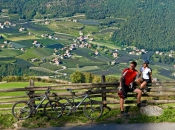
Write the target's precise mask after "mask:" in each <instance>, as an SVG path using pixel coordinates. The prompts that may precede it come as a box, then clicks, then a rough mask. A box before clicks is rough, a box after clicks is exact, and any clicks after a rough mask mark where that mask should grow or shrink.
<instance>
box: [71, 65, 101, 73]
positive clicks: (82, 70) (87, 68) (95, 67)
mask: <svg viewBox="0 0 175 130" xmlns="http://www.w3.org/2000/svg"><path fill="white" fill-rule="evenodd" d="M69 69H70V70H73V71H80V72H87V71H92V70H99V69H100V68H98V67H97V66H85V67H81V68H69Z"/></svg>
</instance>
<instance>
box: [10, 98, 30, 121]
mask: <svg viewBox="0 0 175 130" xmlns="http://www.w3.org/2000/svg"><path fill="white" fill-rule="evenodd" d="M12 114H13V116H14V117H15V118H17V119H18V120H24V119H26V118H28V117H30V115H31V107H30V105H29V104H28V102H27V101H18V102H16V103H15V104H14V105H13V107H12Z"/></svg>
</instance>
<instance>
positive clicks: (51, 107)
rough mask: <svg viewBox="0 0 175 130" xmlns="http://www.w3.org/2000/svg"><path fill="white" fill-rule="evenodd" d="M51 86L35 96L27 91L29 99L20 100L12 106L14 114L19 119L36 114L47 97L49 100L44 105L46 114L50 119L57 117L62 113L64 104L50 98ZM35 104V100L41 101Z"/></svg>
mask: <svg viewBox="0 0 175 130" xmlns="http://www.w3.org/2000/svg"><path fill="white" fill-rule="evenodd" d="M49 93H50V87H48V89H47V91H46V92H45V93H44V95H42V96H38V97H35V96H34V95H33V94H32V93H30V92H26V94H27V95H28V96H29V98H30V99H29V100H28V101H18V102H16V103H15V104H14V105H13V107H12V114H13V116H14V117H15V118H17V119H18V120H24V119H27V118H29V117H30V116H31V115H35V114H36V113H37V110H38V109H39V108H40V107H41V106H42V104H43V102H44V101H45V100H46V99H47V100H48V102H47V103H46V104H45V105H44V114H45V115H46V116H47V117H48V118H50V119H56V118H58V117H60V116H61V115H62V111H63V108H62V105H61V104H60V103H59V102H58V101H56V100H50V98H49ZM39 100H40V102H39V103H38V104H35V101H39Z"/></svg>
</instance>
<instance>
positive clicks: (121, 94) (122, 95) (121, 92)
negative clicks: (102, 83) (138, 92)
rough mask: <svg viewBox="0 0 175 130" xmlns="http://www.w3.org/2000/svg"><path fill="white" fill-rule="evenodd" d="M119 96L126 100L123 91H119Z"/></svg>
mask: <svg viewBox="0 0 175 130" xmlns="http://www.w3.org/2000/svg"><path fill="white" fill-rule="evenodd" d="M118 96H119V97H120V98H125V96H124V94H123V91H122V90H119V91H118Z"/></svg>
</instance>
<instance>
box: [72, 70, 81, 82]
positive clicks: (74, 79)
mask: <svg viewBox="0 0 175 130" xmlns="http://www.w3.org/2000/svg"><path fill="white" fill-rule="evenodd" d="M70 78H71V82H72V83H84V75H83V74H82V73H81V72H74V73H72V74H71V75H70Z"/></svg>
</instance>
